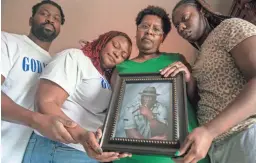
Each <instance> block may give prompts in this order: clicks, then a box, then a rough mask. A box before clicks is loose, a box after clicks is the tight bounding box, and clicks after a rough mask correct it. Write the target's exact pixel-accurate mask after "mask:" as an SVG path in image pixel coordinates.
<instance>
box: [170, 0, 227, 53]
mask: <svg viewBox="0 0 256 163" xmlns="http://www.w3.org/2000/svg"><path fill="white" fill-rule="evenodd" d="M184 4H188V5H192V6H194V7H196V8H197V9H198V11H200V10H203V12H204V17H205V18H206V20H207V21H208V23H209V26H210V27H211V28H212V29H214V28H216V27H217V26H218V25H219V24H220V23H221V22H222V21H224V20H226V19H230V18H231V17H230V16H225V15H222V14H220V13H216V12H214V11H213V10H212V8H211V6H210V5H209V4H208V3H207V2H205V1H204V0H181V1H179V2H178V3H177V4H176V5H175V7H174V8H173V10H172V19H173V16H174V15H173V14H174V12H175V10H176V9H177V8H178V7H179V6H181V5H184ZM191 44H192V45H193V46H194V47H195V48H196V49H198V47H197V45H196V44H195V43H191Z"/></svg>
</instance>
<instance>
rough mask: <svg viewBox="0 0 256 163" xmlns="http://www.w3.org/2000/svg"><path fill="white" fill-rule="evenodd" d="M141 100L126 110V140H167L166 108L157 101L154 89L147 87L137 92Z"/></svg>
mask: <svg viewBox="0 0 256 163" xmlns="http://www.w3.org/2000/svg"><path fill="white" fill-rule="evenodd" d="M139 95H140V96H141V100H140V102H139V103H136V104H132V105H131V106H129V107H128V108H126V112H125V116H124V129H125V133H126V136H127V137H128V138H137V139H158V140H166V139H167V127H168V122H167V118H168V117H167V116H168V114H167V113H168V111H167V108H166V107H165V106H164V105H163V104H161V103H160V102H158V101H157V96H158V95H160V94H158V93H157V90H156V88H155V87H152V86H148V87H146V88H144V89H143V91H142V92H139Z"/></svg>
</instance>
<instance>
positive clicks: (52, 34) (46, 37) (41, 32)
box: [31, 22, 58, 42]
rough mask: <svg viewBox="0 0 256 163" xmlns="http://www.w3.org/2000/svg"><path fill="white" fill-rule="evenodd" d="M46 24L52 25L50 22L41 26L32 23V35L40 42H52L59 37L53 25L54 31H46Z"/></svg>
mask: <svg viewBox="0 0 256 163" xmlns="http://www.w3.org/2000/svg"><path fill="white" fill-rule="evenodd" d="M46 24H50V25H52V24H51V23H48V22H45V23H42V24H39V25H38V24H35V23H34V22H32V26H31V33H32V34H33V35H34V36H35V37H36V38H37V39H38V40H40V41H43V42H52V41H53V40H54V39H55V38H56V37H57V36H58V34H57V32H56V29H55V27H54V26H53V25H52V27H53V31H50V30H48V29H46V28H45V27H44V26H45V25H46Z"/></svg>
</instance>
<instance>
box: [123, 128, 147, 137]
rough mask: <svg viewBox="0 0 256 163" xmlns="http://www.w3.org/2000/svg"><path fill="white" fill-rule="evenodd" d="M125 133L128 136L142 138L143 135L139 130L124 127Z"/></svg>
mask: <svg viewBox="0 0 256 163" xmlns="http://www.w3.org/2000/svg"><path fill="white" fill-rule="evenodd" d="M125 133H126V135H127V137H128V138H135V139H144V136H142V135H141V134H140V133H139V131H137V130H136V129H135V128H132V129H125Z"/></svg>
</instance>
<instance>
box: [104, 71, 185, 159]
mask: <svg viewBox="0 0 256 163" xmlns="http://www.w3.org/2000/svg"><path fill="white" fill-rule="evenodd" d="M136 97H137V98H136ZM147 98H149V99H150V100H148V101H147ZM145 101H146V102H145ZM144 104H145V105H144ZM187 117H188V116H187V94H186V83H185V81H184V75H183V74H182V73H179V74H178V75H177V76H176V77H174V78H163V77H162V76H161V75H160V74H158V73H146V74H145V73H144V74H121V75H118V76H117V79H116V82H115V86H114V91H113V94H112V97H111V101H110V104H109V109H108V112H107V116H106V119H105V123H104V126H103V135H102V139H101V140H100V146H101V147H102V149H103V151H119V152H129V153H133V154H157V155H168V156H174V154H175V152H176V151H177V150H178V149H179V148H180V145H181V144H182V142H183V141H184V140H185V137H186V136H187V135H188V118H187Z"/></svg>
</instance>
